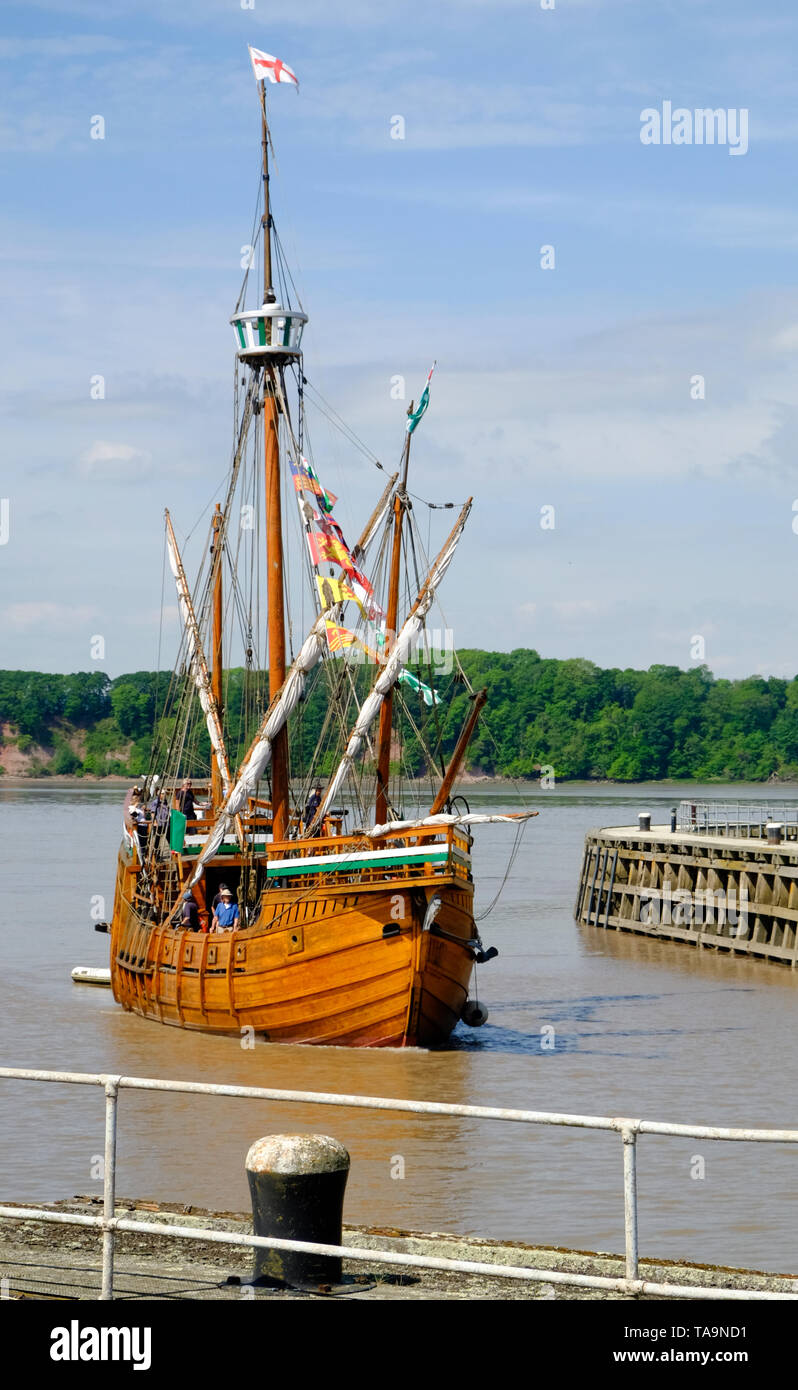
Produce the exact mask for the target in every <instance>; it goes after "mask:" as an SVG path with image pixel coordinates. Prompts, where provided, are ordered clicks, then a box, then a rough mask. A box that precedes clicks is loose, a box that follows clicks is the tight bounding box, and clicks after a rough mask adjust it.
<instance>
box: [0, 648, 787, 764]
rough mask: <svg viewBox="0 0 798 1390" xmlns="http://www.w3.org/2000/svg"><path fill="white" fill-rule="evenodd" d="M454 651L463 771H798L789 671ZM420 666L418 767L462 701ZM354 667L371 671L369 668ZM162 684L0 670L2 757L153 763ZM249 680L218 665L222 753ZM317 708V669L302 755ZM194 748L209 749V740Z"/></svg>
mask: <svg viewBox="0 0 798 1390" xmlns="http://www.w3.org/2000/svg"><path fill="white" fill-rule="evenodd" d="M459 659H460V662H461V664H462V668H463V671H464V672H465V674H466V676H467V678H468V681H469V682H470V684H471V685H472V686H473V687H474V688H475V689H478V688H481V687H483V686H485V687H486V688H487V690H488V702H487V705H486V707H485V711H484V714H483V717H482V720H481V723H480V725H479V727H478V729H477V732H476V734H475V737H474V738H473V740H472V742H471V745H470V748H469V752H468V757H467V760H466V767H467V769H468V770H469V771H471V772H474V773H484V774H487V775H489V776H502V777H520V778H536V777H538V776H540V772H541V768H544V769H547V770H548V769H551V770H552V772H553V774H554V775H555V776H556V777H557V778H560V779H563V780H567V779H580V780H582V779H588V780H589V779H602V780H603V779H610V780H613V781H620V782H639V781H656V780H661V779H666V778H668V779H679V780H684V779H695V780H699V781H709V780H722V781H752V782H756V781H765V780H767V779H768V778H779V779H783V780H793V779H798V677H795V678H793V679H792V680H785V679H781V678H777V677H769V678H768V679H765V678H764V677H762V676H748V677H746V678H745V679H741V680H717V679H715V677H714V676H713V675H712V673H711V672H710V671H709V670H708V669H707V667H705V666H699V667H694V668H692V669H691V670H688V671H683V670H681V669H680V668H679V667H677V666H660V665H658V666H651V667H649V669H648V670H647V671H637V670H632V669H627V670H619V669H617V668H611V669H602V668H601V667H598V666H596V665H594V664H593V662H590V661H586V660H582V659H580V658H575V659H571V660H556V659H553V658H542V657H540V656H539V655H538V653H537V652H535V651H531V650H525V649H521V650H517V651H513V652H485V651H476V650H468V651H461V652H460V653H459ZM261 675H262V673H261ZM418 675H419V677H420V678H421V679H422V680H424V681H427V682H428V683H430V680H431V683H432V684H433V685H434V686H435V688H436V689H437V690H438V692H439V693H440V695H441V704H440V705H437V706H435V707H434V708H433V709H432V710H430V709H429V708H427V707H426V706H425V705H424V704H423V701H422V697H421V695H420V694H419V695H417V696H416V695H414V694H412V693H411V692H409V691H408V690H407V689H404V688H403V690H402V698H403V700H405V701H406V703H407V707H408V711H409V716H411V717H404V716H402V717H401V718H400V724H401V723H403V725H404V727H403V730H402V738H403V763H404V766H405V767H406V768H407V770H408V771H411V772H413V773H415V774H417V775H421V774H423V773H424V772H425V771H426V767H425V763H426V760H427V754H426V753H425V751H424V744H425V743H426V744H427V745H429V744H432V746H433V748H434V750H435V752H436V755H437V760H438V761H439V760H440V759H441V758H442V759H443V760H444V761H445V760H446V759H447V758H448V757H449V756H450V755H451V753H452V751H453V748H454V745H455V742H456V740H457V736H458V734H459V732H460V729H461V728H462V725H463V723H464V721H465V718H466V716H467V713H468V708H469V705H468V689H467V686H466V684H465V682H464V681H463V679H462V677H461V676H460V674H459V672H458V671H455V672H453V673H449V674H448V675H446V676H444V677H440V678H436V675H435V672H434V671H433V672H432V673H430V672H429V671H428V670H427V669H424V668H422V667H419V668H418ZM362 677H363V679H369V675H368V672H366V671H364V672H362ZM170 683H171V684H172V688H174V687H173V678H172V675H171V673H169V672H153V671H136V672H132V673H130V674H128V675H124V676H118V677H116V679H114V680H111V679H110V678H109V677H108V676H106V675H104V674H103V673H102V672H97V671H94V672H77V673H75V674H72V675H46V674H43V673H40V672H35V671H0V723H2V724H3V725H4V726H6V733H5V736H4V739H3V740H2V741H0V766H1V765H2V761H3V751H2V743H3V742H4V743H5V744H6V745H9V744H11V745H14V746H16V747H17V748H18V749H19V750H20V751H21V752H22V753H26V752H27V753H29V754H30V753H31V751H32V750H33V751H34V752H35V749H36V747H39V748H41V749H43V750H46V754H47V756H46V757H39V759H38V760H37V759H36V758H35V757H34V758H33V759H32V761H31V762H30V765H29V769H28V770H29V771H30V772H31V773H33V774H37V773H38V774H43V773H48V772H50V773H57V774H67V775H69V774H71V775H76V776H84V775H92V776H105V775H109V774H121V775H130V776H136V775H138V774H140V773H141V772H142V771H144V770H146V768H147V766H148V764H149V760H150V755H151V752H152V747H153V740H154V738H156V737H160V739H161V740H163V736H164V731H165V730H166V732H168V718H165V717H164V715H165V710H164V703H165V699H166V695H167V691H168V690H169V688H170ZM251 691H252V673H244V672H243V671H241V670H231V671H229V672H226V673H225V692H226V694H225V699H226V708H225V725H226V735H227V738H228V746H229V748H230V751H231V757H232V761H235V760H236V756H237V755H238V754H240V751H241V750H242V749H243V748H244V747H245V746H246V743H247V741H248V739H249V737H250V734H251V720H252V708H251V705H252V696H251ZM325 710H326V698H325V692H324V685H323V683H321V682H320V683H318V684H317V685H316V686H315V687H314V689H313V690H312V692H311V693H310V695H309V698H308V700H307V701H306V702H305V704H304V706H303V707H302V708H301V712H300V717H299V720H298V722H297V734H296V738H295V746H296V747H297V751H298V753H299V754H301V755H304V756H307V755H309V754H310V753H311V752H312V750H313V748H314V747H315V745H316V741H317V739H318V737H319V733H320V731H321V728H322V723H323V720H324V714H325ZM422 726H423V730H424V735H425V737H424V739H423V740H422V739H421V738H420V737H419V734H418V730H419V728H421V727H422ZM198 747H199V753H200V755H201V757H202V758H207V754H208V751H209V750H208V747H207V745H206V743H204V742H202V740H200V743H199V744H198ZM187 770H188V769H187ZM190 770H191V771H193V772H196V771H197V770H198V769H197V768H192V769H190ZM323 770H324V769H323V768H322V771H323Z"/></svg>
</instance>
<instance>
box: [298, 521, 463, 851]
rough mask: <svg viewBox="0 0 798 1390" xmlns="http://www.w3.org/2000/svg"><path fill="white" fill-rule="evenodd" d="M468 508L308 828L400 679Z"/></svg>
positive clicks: (315, 822) (322, 812) (334, 791)
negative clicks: (386, 697)
mask: <svg viewBox="0 0 798 1390" xmlns="http://www.w3.org/2000/svg"><path fill="white" fill-rule="evenodd" d="M470 510H471V498H470V497H469V499H468V501H467V502H466V504H465V506H464V507H463V510H462V511H461V513H460V515H459V517H458V518H457V522H456V524H455V526H454V527H453V529H452V531H451V533H450V535H449V537H448V539H447V541H446V543H445V545H444V547H443V549H442V550H441V552H440V554H439V555H438V558H437V559H436V561H435V563H434V565H433V566H432V569H431V570H430V572H429V574H428V575H427V578H426V580H425V581H424V584H423V585H422V588H421V591H420V593H419V595H418V598H417V599H416V601H415V603H414V604H413V607H412V608H411V609H410V612H409V614H408V616H407V618H406V620H405V623H404V626H403V627H402V629H401V631H400V632H399V635H398V637H397V639H396V641H395V643H394V645H393V647H392V648H391V654H390V656H389V657H388V659H387V661H386V663H385V665H384V666H383V668H382V670H381V671H380V674H379V675H378V677H377V679H376V681H375V682H374V685H373V686H372V688H371V692H370V694H369V695H368V696H367V697H366V699H365V700H364V702H363V705H362V706H361V710H360V714H359V715H358V717H357V720H356V722H355V726H354V728H353V729H352V733H351V734H350V736H349V742H348V743H347V745H346V750H345V752H344V755H343V757H342V758H341V761H340V762H339V764H338V766H337V768H336V769H335V772H334V774H333V777H332V781H331V782H330V784H329V786H328V787H327V790H326V792H325V794H324V798H323V800H322V802H321V805H320V806H319V809H318V811H317V812H316V815H315V817H314V819H313V822H312V825H311V826H310V827H309V830H310V831H311V832H312V831H313V829H314V828H315V826H316V825H318V824H319V822H320V821H322V820H323V819H324V817H325V815H326V814H327V810H328V808H329V806H330V805H331V804H332V802H333V800H334V799H335V797H336V795H337V793H338V790H339V788H340V786H341V783H342V782H343V780H344V778H345V777H346V775H347V773H348V772H349V770H350V768H351V767H352V765H353V763H354V761H355V758H356V757H357V756H358V754H359V753H360V750H361V748H362V747H363V744H364V742H365V739H366V736H367V735H368V731H369V729H370V728H371V726H372V724H373V723H374V720H375V719H376V717H377V715H378V714H379V711H380V706H381V705H382V702H383V700H384V699H385V696H386V695H387V694H388V692H389V691H390V690H391V689H392V688H393V686H394V685H395V684H396V682H397V681H398V679H399V675H400V672H401V670H402V667H403V666H404V664H405V662H406V661H407V659H408V656H409V655H410V653H411V651H412V648H413V644H414V642H415V640H416V638H417V637H418V634H419V633H420V631H421V629H422V628H423V626H424V619H425V618H426V616H427V613H428V612H429V610H430V608H431V607H432V600H433V599H434V597H435V591H436V589H437V588H438V585H439V584H440V582H441V580H442V579H443V576H444V575H445V573H446V571H447V569H448V568H449V565H450V564H451V562H452V557H453V556H454V552H455V550H456V549H457V543H458V541H459V540H460V537H461V535H462V534H463V529H464V527H465V524H466V521H467V520H468V513H469V512H470Z"/></svg>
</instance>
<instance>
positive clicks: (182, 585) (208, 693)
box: [166, 511, 232, 796]
mask: <svg viewBox="0 0 798 1390" xmlns="http://www.w3.org/2000/svg"><path fill="white" fill-rule="evenodd" d="M166 546H167V551H168V554H169V567H170V569H171V571H172V574H173V575H174V577H175V586H176V588H177V600H178V603H179V604H180V613H181V616H182V619H183V626H184V628H185V631H186V634H187V637H188V652H189V663H190V665H189V669H190V671H191V676H192V679H193V681H194V684H195V685H196V687H197V693H198V695H199V702H200V704H201V706H202V711H203V713H204V715H205V723H206V724H207V726H208V735H209V737H210V740H211V747H212V748H213V751H214V753H215V754H216V760H217V765H218V768H219V772H220V775H221V779H222V794H223V795H224V796H227V793H228V792H229V790H230V783H231V781H232V778H231V776H230V767H229V765H228V762H227V749H226V748H225V744H224V734H223V733H222V721H221V718H220V714H219V706H218V705H217V703H216V700H215V698H214V695H213V691H212V689H211V676H210V671H209V669H208V663H207V661H206V659H205V653H204V651H203V648H202V638H201V637H200V630H199V624H198V622H197V615H196V613H195V612H194V605H193V603H192V602H191V594H190V593H189V588H188V584H187V582H186V572H185V570H184V569H183V561H182V560H181V558H180V551H179V550H178V548H177V540H176V539H175V533H174V530H173V528H172V518H171V517H170V515H169V512H168V511H167V512H166Z"/></svg>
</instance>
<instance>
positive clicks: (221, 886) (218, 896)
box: [211, 883, 235, 912]
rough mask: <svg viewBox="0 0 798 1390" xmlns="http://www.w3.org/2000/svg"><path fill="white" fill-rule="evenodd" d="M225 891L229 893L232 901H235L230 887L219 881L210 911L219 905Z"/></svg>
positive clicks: (213, 910)
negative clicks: (217, 890)
mask: <svg viewBox="0 0 798 1390" xmlns="http://www.w3.org/2000/svg"><path fill="white" fill-rule="evenodd" d="M225 893H230V898H231V901H232V902H235V898H234V897H233V895H232V892H231V891H230V889H229V888H228V887H227V884H226V883H220V884H219V892H218V893H217V894H216V897H215V898H214V900H213V902H212V903H211V911H212V912H215V911H216V909H217V907H218V906H219V903H220V902H221V901H222V897H223V896H224V894H225Z"/></svg>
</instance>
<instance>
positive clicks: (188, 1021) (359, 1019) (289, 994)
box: [111, 853, 476, 1047]
mask: <svg viewBox="0 0 798 1390" xmlns="http://www.w3.org/2000/svg"><path fill="white" fill-rule="evenodd" d="M231 867H233V866H232V865H231ZM131 870H132V866H131V865H130V862H129V860H126V858H125V855H124V853H122V854H120V864H119V875H118V879H117V891H116V901H115V906H114V917H113V923H112V935H111V983H112V987H113V993H114V998H115V999H116V1000H117V1002H118V1003H120V1004H121V1005H122V1006H123V1007H124V1008H125V1009H128V1010H131V1011H132V1012H134V1013H138V1014H141V1015H142V1016H143V1017H145V1018H151V1019H155V1020H157V1021H158V1022H160V1023H168V1024H172V1025H174V1026H176V1027H180V1028H193V1029H198V1030H201V1031H204V1032H211V1033H226V1034H240V1033H241V1032H242V1030H243V1029H246V1028H251V1029H253V1030H254V1033H255V1035H256V1036H259V1037H261V1038H263V1039H264V1040H268V1041H270V1042H281V1043H317V1044H327V1045H343V1046H349V1047H380V1046H382V1047H402V1046H422V1047H424V1046H429V1045H431V1044H435V1043H439V1042H443V1041H445V1040H446V1039H447V1038H448V1037H449V1035H450V1033H451V1031H452V1029H453V1028H454V1026H455V1024H456V1022H457V1020H458V1019H459V1017H460V1013H461V1010H462V1008H463V1005H464V1004H465V1002H466V999H467V997H468V987H469V982H470V978H471V972H472V968H473V952H474V942H475V938H476V930H475V927H474V919H473V884H472V883H471V881H470V875H468V876H465V875H458V876H457V877H456V878H455V877H452V878H447V877H441V876H440V875H436V876H435V877H434V878H432V879H430V880H427V881H425V880H424V879H423V878H421V879H419V878H415V879H414V880H413V882H412V884H409V883H408V881H407V879H406V878H397V879H396V880H395V881H393V882H392V881H391V880H390V879H388V880H386V879H385V878H383V880H382V881H381V882H370V883H366V884H353V883H352V882H351V881H350V882H348V883H347V884H342V885H330V886H315V887H313V889H312V890H311V891H310V892H309V891H308V889H307V888H303V887H302V886H285V885H284V884H283V883H280V882H278V883H273V884H272V885H270V886H269V888H268V889H267V890H266V891H265V892H264V894H263V906H262V910H261V914H260V918H259V921H258V923H257V925H255V926H252V927H249V928H246V929H244V930H241V931H237V932H225V933H222V934H217V933H203V932H191V931H184V930H171V929H170V928H168V927H163V926H157V925H153V924H152V923H151V922H148V921H146V920H143V919H142V917H141V916H140V915H139V913H138V912H137V911H136V909H135V908H134V907H133V905H132V903H131V901H130V898H131V897H132V896H133V892H132V890H133V889H134V881H131ZM133 880H135V871H133ZM126 889H127V891H126ZM433 897H436V898H438V899H440V907H439V909H438V911H437V914H436V915H435V920H434V922H433V923H432V925H431V927H427V928H426V929H425V925H424V924H425V917H426V914H427V908H428V904H429V901H430V900H431V899H432V898H433ZM386 929H387V930H386ZM397 929H398V930H397Z"/></svg>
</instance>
